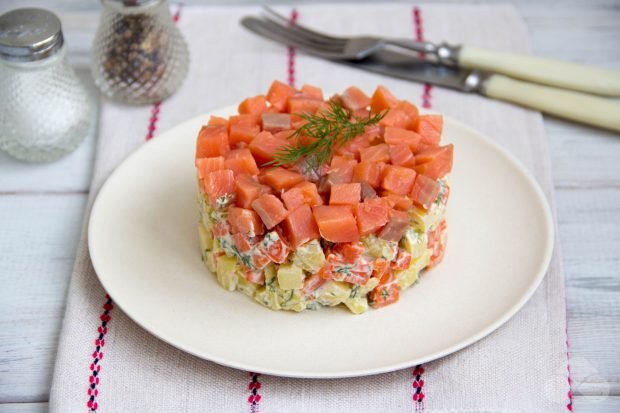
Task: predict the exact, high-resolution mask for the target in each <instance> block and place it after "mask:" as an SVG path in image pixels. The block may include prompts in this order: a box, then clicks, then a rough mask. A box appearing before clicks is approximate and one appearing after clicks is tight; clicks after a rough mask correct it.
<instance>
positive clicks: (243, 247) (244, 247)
mask: <svg viewBox="0 0 620 413" xmlns="http://www.w3.org/2000/svg"><path fill="white" fill-rule="evenodd" d="M261 225H262V222H261ZM231 238H232V241H233V244H235V247H237V250H238V251H239V252H248V251H250V250H251V249H252V245H250V241H249V240H248V238H247V237H246V236H245V235H243V234H242V233H240V232H236V233H234V234H232V237H231Z"/></svg>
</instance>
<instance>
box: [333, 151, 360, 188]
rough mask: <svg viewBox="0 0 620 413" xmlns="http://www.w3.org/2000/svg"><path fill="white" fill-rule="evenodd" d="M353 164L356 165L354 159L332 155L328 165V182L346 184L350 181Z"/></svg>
mask: <svg viewBox="0 0 620 413" xmlns="http://www.w3.org/2000/svg"><path fill="white" fill-rule="evenodd" d="M355 165H357V161H356V160H355V159H349V158H346V157H344V156H334V157H333V158H332V162H331V164H330V167H329V177H330V183H333V184H336V183H338V184H346V183H349V182H351V179H352V178H353V168H354V167H355Z"/></svg>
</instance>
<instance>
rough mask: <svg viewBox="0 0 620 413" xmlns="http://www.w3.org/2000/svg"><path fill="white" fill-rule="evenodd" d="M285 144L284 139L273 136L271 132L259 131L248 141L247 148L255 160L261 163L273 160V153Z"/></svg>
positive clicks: (286, 143)
mask: <svg viewBox="0 0 620 413" xmlns="http://www.w3.org/2000/svg"><path fill="white" fill-rule="evenodd" d="M287 145H288V142H287V141H286V140H284V139H278V138H276V137H274V136H273V135H272V134H271V132H261V133H259V134H258V135H256V137H255V138H254V140H252V142H250V145H249V148H250V152H252V155H254V158H255V159H256V162H257V163H258V164H259V165H263V164H265V163H267V162H271V161H273V158H274V155H275V154H276V153H277V152H278V151H280V150H282V149H283V148H284V147H285V146H287Z"/></svg>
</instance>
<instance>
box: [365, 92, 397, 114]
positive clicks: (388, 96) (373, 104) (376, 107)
mask: <svg viewBox="0 0 620 413" xmlns="http://www.w3.org/2000/svg"><path fill="white" fill-rule="evenodd" d="M397 104H398V99H396V98H395V97H394V95H392V93H391V92H390V91H389V90H388V89H387V88H386V87H385V86H379V87H377V89H376V90H375V93H373V95H372V97H371V98H370V109H371V110H372V111H373V112H375V113H378V112H383V111H384V110H386V109H390V108H392V107H394V106H396V105H397Z"/></svg>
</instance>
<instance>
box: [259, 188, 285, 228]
mask: <svg viewBox="0 0 620 413" xmlns="http://www.w3.org/2000/svg"><path fill="white" fill-rule="evenodd" d="M252 209H253V210H254V211H256V213H257V214H258V216H260V218H261V219H262V220H263V223H264V224H265V226H266V227H267V229H271V228H273V227H275V226H276V225H278V224H279V223H280V222H282V221H283V220H284V218H286V215H287V214H288V211H287V210H286V209H285V208H284V205H283V204H282V201H280V200H279V199H278V198H277V197H276V196H275V195H272V194H263V195H261V196H259V197H258V198H256V199H255V200H254V201H252Z"/></svg>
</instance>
